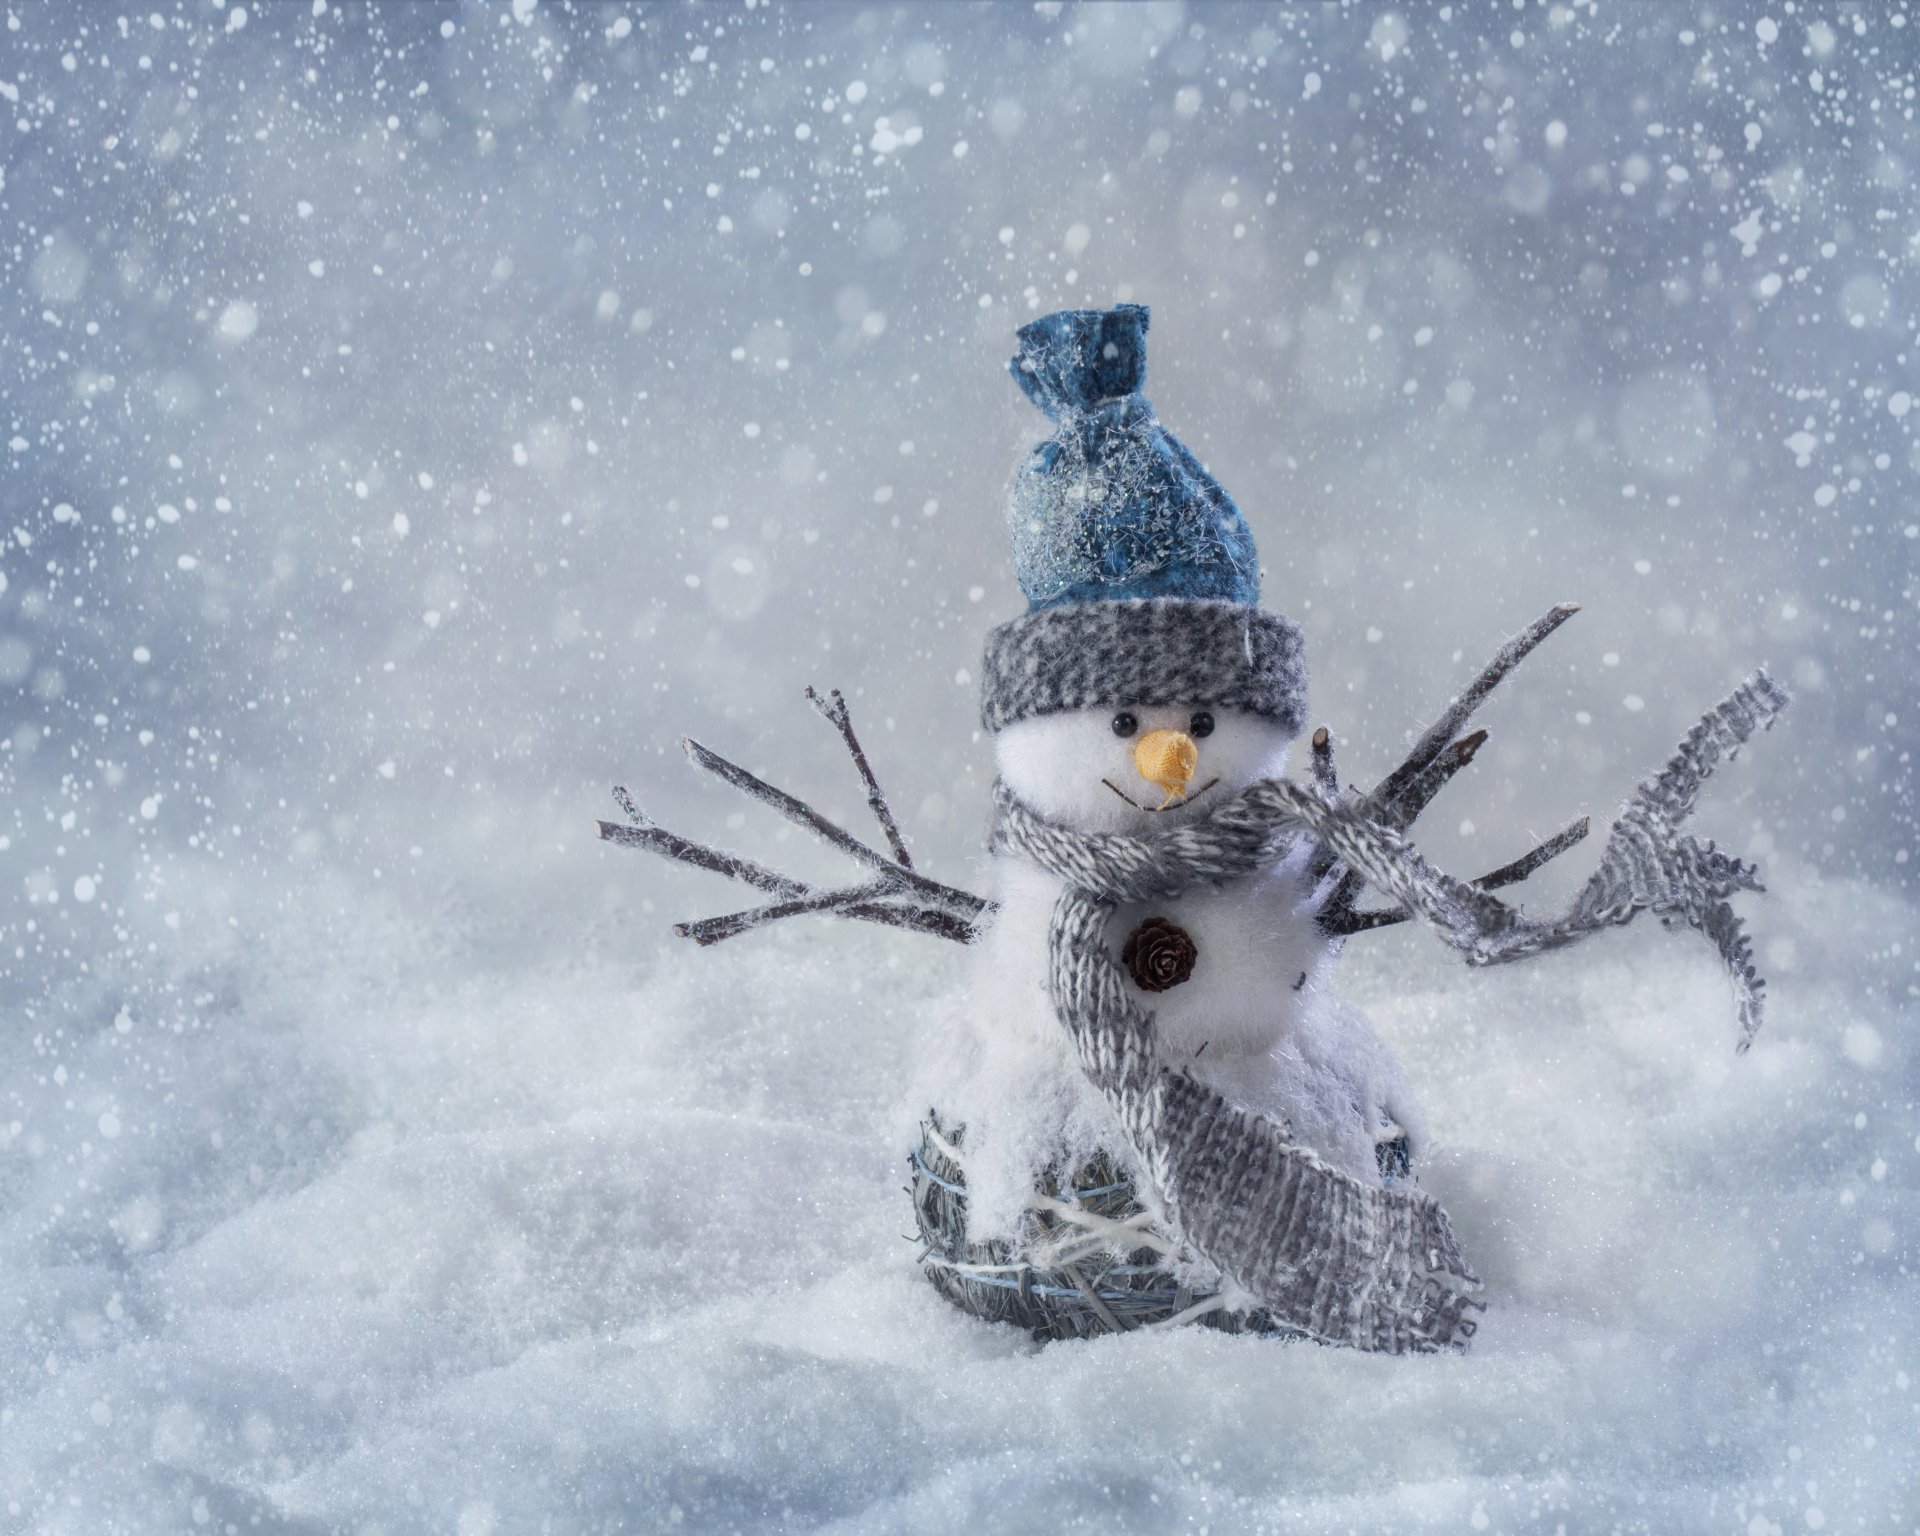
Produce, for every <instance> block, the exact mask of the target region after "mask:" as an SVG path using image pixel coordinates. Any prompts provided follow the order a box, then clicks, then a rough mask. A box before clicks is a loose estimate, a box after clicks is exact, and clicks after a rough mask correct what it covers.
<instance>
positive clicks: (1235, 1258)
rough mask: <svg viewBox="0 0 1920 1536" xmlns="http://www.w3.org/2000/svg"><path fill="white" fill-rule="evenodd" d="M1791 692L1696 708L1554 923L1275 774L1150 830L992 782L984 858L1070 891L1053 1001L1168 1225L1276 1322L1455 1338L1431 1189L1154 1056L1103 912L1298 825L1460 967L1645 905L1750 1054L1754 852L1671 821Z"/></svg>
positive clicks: (1462, 1340)
mask: <svg viewBox="0 0 1920 1536" xmlns="http://www.w3.org/2000/svg"><path fill="white" fill-rule="evenodd" d="M1786 702H1787V697H1786V694H1785V693H1784V691H1783V690H1781V689H1780V688H1779V686H1778V685H1777V684H1775V683H1774V682H1773V680H1772V679H1771V678H1769V677H1768V676H1767V675H1766V674H1765V673H1764V672H1762V673H1756V674H1755V675H1754V676H1753V677H1752V678H1750V679H1749V680H1748V681H1747V682H1746V683H1745V684H1743V685H1742V686H1741V687H1740V688H1739V689H1738V690H1737V691H1736V692H1735V693H1734V694H1733V695H1732V696H1731V697H1729V698H1728V699H1726V700H1725V701H1724V702H1722V703H1721V704H1720V705H1718V706H1717V707H1716V708H1715V709H1714V710H1712V711H1711V712H1710V713H1709V714H1707V715H1706V717H1705V718H1704V719H1702V720H1701V722H1700V724H1699V725H1697V726H1696V727H1695V728H1694V729H1693V731H1692V732H1691V733H1689V735H1688V736H1687V738H1686V740H1685V741H1684V742H1683V743H1682V744H1681V746H1680V750H1679V752H1678V753H1677V754H1676V755H1675V756H1674V757H1673V758H1672V759H1671V760H1670V761H1669V762H1668V763H1667V765H1666V766H1665V768H1663V769H1662V770H1661V772H1660V773H1659V774H1657V775H1655V776H1654V777H1653V778H1650V779H1648V780H1646V781H1645V782H1643V783H1642V784H1641V785H1640V786H1639V788H1638V790H1637V791H1636V792H1635V794H1634V796H1633V798H1632V799H1631V800H1630V801H1629V802H1628V805H1627V807H1626V809H1625V810H1624V811H1623V813H1622V814H1621V816H1620V818H1619V820H1618V821H1616V822H1615V823H1614V826H1613V829H1612V831H1611V833H1610V834H1609V835H1608V838H1607V843H1606V847H1605V850H1604V852H1603V854H1602V857H1601V862H1600V867H1599V869H1598V870H1597V871H1596V872H1595V874H1594V875H1593V877H1592V879H1590V880H1589V881H1588V882H1587V884H1586V885H1585V886H1584V887H1583V888H1582V889H1581V891H1580V892H1579V894H1578V895H1577V896H1576V897H1575V898H1574V900H1573V903H1572V905H1571V906H1570V907H1569V908H1568V909H1567V911H1566V912H1565V913H1563V914H1562V915H1560V916H1559V917H1557V918H1553V919H1547V920H1542V919H1536V918H1530V917H1528V916H1526V915H1525V914H1523V913H1522V912H1520V911H1519V910H1517V909H1516V908H1514V907H1511V906H1509V905H1507V904H1506V903H1505V902H1502V901H1500V900H1498V899H1497V898H1495V897H1494V896H1492V895H1490V894H1489V893H1488V892H1486V891H1483V890H1481V889H1480V888H1478V887H1477V886H1474V885H1470V884H1467V883H1466V882H1463V881H1460V880H1455V879H1453V878H1452V877H1450V876H1448V875H1445V874H1442V873H1441V872H1440V871H1438V870H1436V869H1435V868H1433V866H1432V865H1430V864H1429V863H1427V861H1426V860H1425V859H1423V858H1422V857H1421V856H1420V855H1419V853H1417V852H1416V851H1415V850H1414V849H1413V848H1412V846H1411V845H1409V844H1408V842H1407V841H1406V839H1405V838H1404V837H1402V836H1401V835H1400V834H1399V833H1398V832H1396V831H1394V830H1392V829H1391V828H1388V827H1383V826H1380V825H1379V824H1377V823H1374V822H1371V821H1368V820H1367V819H1365V817H1364V816H1362V815H1360V814H1359V813H1358V812H1357V811H1356V810H1355V808H1354V807H1353V806H1352V805H1350V804H1340V803H1337V802H1335V801H1334V800H1332V799H1330V798H1329V797H1327V796H1325V795H1323V794H1322V793H1321V792H1320V791H1318V790H1316V789H1314V788H1310V787H1308V786H1305V785H1299V784H1293V783H1290V782H1288V781H1286V780H1284V779H1271V780H1266V781H1263V782H1261V783H1258V784H1255V785H1253V786H1252V787H1250V788H1249V789H1247V790H1245V791H1243V792H1242V793H1240V794H1239V795H1236V796H1234V797H1233V798H1232V799H1230V800H1228V801H1226V802H1224V803H1223V804H1221V805H1220V806H1218V807H1216V808H1215V809H1214V810H1213V811H1211V812H1210V813H1209V814H1207V815H1206V816H1204V817H1200V818H1197V819H1195V820H1194V821H1191V822H1188V823H1186V824H1185V825H1183V826H1179V827H1177V828H1175V829H1173V830H1172V831H1170V832H1167V833H1165V834H1162V835H1159V836H1155V837H1151V838H1139V837H1128V836H1123V835H1120V834H1114V833H1098V832H1095V833H1086V832H1075V831H1072V830H1070V829H1068V828H1065V827H1061V826H1057V825H1055V824H1054V823H1051V822H1048V821H1046V820H1044V819H1043V818H1042V817H1040V816H1038V815H1036V814H1035V813H1034V812H1032V811H1031V810H1029V809H1028V808H1027V807H1025V806H1024V805H1022V804H1021V803H1020V802H1019V801H1018V800H1017V799H1016V798H1015V797H1014V795H1013V793H1012V792H1011V791H1010V790H1009V789H1008V788H1007V787H1006V785H1005V784H1004V783H1002V784H999V785H997V786H996V787H995V795H994V806H995V820H994V827H993V848H994V851H995V852H996V853H1000V854H1004V855H1011V856H1015V857H1021V858H1027V859H1031V860H1032V861H1034V862H1035V863H1037V864H1039V865H1040V866H1041V867H1042V868H1045V869H1047V870H1049V871H1051V872H1052V873H1053V874H1055V875H1056V876H1058V877H1059V878H1060V879H1061V880H1062V881H1063V882H1064V883H1065V885H1066V889H1065V891H1064V892H1063V893H1062V894H1061V896H1060V899H1059V901H1058V902H1057V903H1056V905H1055V907H1054V911H1053V919H1052V924H1051V928H1050V930H1049V935H1048V941H1049V942H1048V948H1049V956H1050V971H1051V973H1050V976H1049V988H1050V993H1051V996H1052V1000H1053V1006H1054V1011H1055V1013H1056V1014H1057V1015H1058V1016H1059V1019H1060V1022H1061V1024H1062V1025H1063V1026H1064V1027H1065V1028H1066V1030H1067V1032H1068V1034H1069V1035H1070V1036H1071V1037H1072V1039H1073V1043H1074V1047H1075V1051H1076V1053H1077V1056H1078V1058H1079V1061H1080V1065H1081V1068H1082V1070H1084V1071H1085V1072H1086V1074H1087V1076H1088V1078H1089V1080H1090V1081H1091V1082H1092V1083H1093V1084H1094V1085H1095V1087H1097V1088H1098V1089H1099V1090H1100V1092H1101V1093H1102V1095H1103V1096H1104V1097H1105V1098H1106V1100H1107V1102H1108V1103H1109V1104H1110V1105H1111V1106H1112V1107H1113V1109H1114V1111H1115V1112H1116V1114H1117V1115H1118V1117H1119V1120H1120V1124H1121V1126H1122V1128H1123V1130H1124V1132H1125V1134H1126V1136H1127V1137H1128V1139H1129V1140H1130V1141H1131V1142H1132V1144H1133V1147H1134V1150H1135V1151H1136V1152H1137V1153H1138V1155H1139V1157H1140V1160H1141V1163H1142V1166H1143V1167H1144V1168H1145V1169H1146V1171H1147V1175H1148V1177H1149V1178H1150V1179H1151V1180H1152V1182H1153V1184H1154V1186H1155V1191H1156V1193H1157V1194H1158V1196H1159V1198H1160V1202H1161V1207H1162V1209H1163V1210H1164V1212H1165V1214H1166V1217H1167V1220H1168V1222H1169V1223H1170V1225H1171V1226H1172V1227H1173V1229H1174V1231H1175V1233H1176V1234H1177V1235H1178V1236H1179V1237H1180V1238H1181V1239H1182V1240H1183V1241H1185V1242H1186V1243H1188V1244H1189V1245H1190V1246H1191V1247H1192V1248H1193V1250H1194V1251H1195V1252H1197V1253H1198V1254H1200V1255H1201V1256H1202V1257H1204V1258H1206V1259H1207V1260H1209V1261H1210V1262H1211V1263H1213V1264H1214V1265H1215V1266H1216V1267H1217V1268H1218V1269H1219V1270H1220V1272H1221V1273H1222V1274H1223V1275H1225V1276H1227V1277H1228V1279H1230V1280H1232V1281H1233V1282H1235V1283H1236V1284H1237V1285H1239V1286H1240V1287H1241V1288H1242V1289H1243V1290H1245V1291H1246V1292H1247V1294H1248V1295H1249V1296H1250V1297H1251V1298H1252V1300H1253V1301H1254V1302H1255V1303H1257V1304H1258V1305H1259V1306H1260V1307H1262V1308H1264V1309H1265V1310H1266V1311H1268V1312H1269V1313H1271V1314H1272V1315H1273V1316H1274V1317H1275V1318H1277V1319H1279V1320H1280V1321H1281V1322H1284V1323H1286V1324H1288V1325H1290V1326H1292V1327H1295V1328H1298V1329H1300V1330H1301V1331H1302V1332H1304V1333H1307V1334H1309V1335H1311V1336H1312V1337H1314V1338H1317V1339H1321V1340H1323V1341H1326V1342H1328V1343H1340V1344H1348V1345H1352V1346H1354V1347H1356V1348H1359V1349H1367V1350H1378V1351H1384V1352H1387V1353H1391V1354H1402V1353H1406V1352H1409V1351H1427V1350H1435V1349H1442V1348H1449V1347H1451V1348H1464V1347H1465V1346H1466V1343H1467V1341H1468V1339H1469V1338H1470V1337H1471V1336H1472V1334H1473V1331H1474V1326H1475V1324H1474V1322H1473V1319H1472V1318H1471V1317H1470V1316H1468V1314H1469V1313H1470V1312H1472V1311H1475V1310H1478V1309H1479V1307H1480V1305H1481V1304H1480V1303H1479V1302H1478V1301H1476V1300H1475V1299H1474V1296H1473V1292H1474V1291H1476V1290H1477V1289H1478V1288H1479V1284H1480V1281H1479V1277H1478V1276H1477V1275H1475V1274H1474V1272H1473V1270H1472V1269H1471V1268H1470V1267H1469V1266H1468V1265H1467V1262H1466V1260H1465V1259H1464V1258H1463V1257H1462V1256H1461V1253H1460V1249H1459V1246H1458V1244H1457V1243H1456V1242H1455V1241H1454V1236H1453V1230H1452V1227H1451V1225H1450V1224H1449V1222H1448V1220H1447V1214H1446V1212H1445V1211H1444V1210H1442V1209H1441V1207H1440V1205H1439V1204H1438V1203H1437V1202H1436V1201H1434V1200H1433V1199H1432V1198H1431V1197H1429V1196H1427V1195H1424V1194H1421V1193H1419V1192H1418V1191H1411V1190H1401V1189H1387V1188H1381V1187H1378V1186H1375V1185H1371V1184H1366V1183H1362V1182H1361V1181H1360V1180H1358V1179H1356V1178H1353V1177H1352V1176H1350V1175H1348V1174H1345V1173H1342V1172H1340V1171H1338V1170H1336V1169H1334V1168H1331V1167H1329V1166H1328V1165H1327V1164H1326V1163H1324V1162H1322V1161H1321V1160H1320V1159H1319V1158H1318V1157H1317V1156H1315V1155H1314V1153H1313V1152H1311V1151H1310V1150H1309V1149H1307V1148H1305V1147H1303V1146H1301V1145H1299V1144H1298V1143H1296V1142H1295V1141H1293V1139H1292V1137H1291V1133H1290V1131H1289V1129H1288V1127H1287V1126H1285V1125H1284V1124H1281V1123H1279V1122H1276V1121H1273V1120H1270V1119H1268V1118H1266V1117H1264V1116H1261V1115H1255V1114H1250V1113H1248V1112H1246V1111H1244V1110H1240V1109H1236V1108H1235V1107H1233V1106H1232V1105H1230V1104H1228V1103H1227V1101H1226V1100H1225V1099H1223V1098H1221V1096H1220V1095H1219V1094H1217V1093H1215V1092H1214V1091H1213V1090H1212V1089H1210V1088H1207V1087H1206V1086H1204V1085H1203V1084H1201V1083H1200V1082H1198V1081H1196V1080H1195V1078H1194V1077H1193V1076H1192V1074H1191V1073H1190V1072H1188V1071H1187V1070H1185V1069H1184V1068H1183V1069H1181V1070H1178V1071H1176V1070H1174V1069H1172V1068H1170V1067H1168V1066H1166V1065H1164V1064H1162V1063H1161V1062H1160V1061H1159V1060H1158V1057H1157V1053H1156V1049H1155V1043H1154V1035H1153V1018H1152V1015H1150V1014H1146V1013H1143V1012H1142V1011H1141V1010H1140V1008H1139V1006H1138V1005H1137V1004H1136V1002H1135V1001H1134V997H1133V993H1132V990H1131V988H1130V987H1129V985H1128V982H1127V980H1126V978H1125V976H1124V975H1123V974H1122V972H1121V971H1120V968H1119V967H1118V966H1117V965H1116V964H1114V962H1113V961H1112V959H1111V958H1110V956H1109V954H1108V949H1107V942H1106V932H1107V919H1108V917H1109V916H1110V915H1111V913H1112V912H1113V909H1114V908H1115V906H1117V905H1118V904H1119V903H1121V902H1141V901H1160V900H1166V899H1169V898H1171V897H1175V896H1178V895H1179V894H1180V893H1181V892H1182V891H1185V890H1187V889H1188V888H1189V887H1191V886H1194V885H1198V884H1203V883H1207V884H1221V883H1225V882H1228V881H1233V880H1241V879H1245V878H1246V877H1248V876H1250V875H1252V874H1254V873H1256V872H1258V871H1260V870H1262V869H1265V868H1266V867H1268V866H1269V865H1271V864H1272V863H1273V862H1274V861H1275V860H1276V859H1277V858H1278V857H1279V856H1280V854H1281V853H1282V852H1283V851H1284V849H1285V848H1286V847H1287V846H1289V845H1290V844H1291V843H1293V842H1294V840H1296V839H1297V838H1300V837H1312V838H1315V839H1318V840H1319V841H1320V842H1322V843H1323V844H1324V845H1325V846H1326V847H1327V848H1328V849H1329V850H1330V851H1331V852H1332V853H1333V854H1334V855H1335V856H1336V857H1337V858H1338V859H1339V860H1340V861H1341V862H1342V863H1344V864H1345V865H1346V866H1347V867H1348V868H1349V869H1351V870H1354V871H1356V872H1357V873H1359V874H1360V875H1361V876H1362V877H1363V878H1364V879H1365V880H1366V881H1367V882H1368V883H1369V884H1371V885H1373V886H1375V887H1376V888H1378V889H1379V890H1380V891H1381V892H1383V893H1384V894H1386V895H1387V896H1390V897H1393V898H1396V899H1397V900H1398V901H1400V902H1401V903H1403V904H1404V905H1405V906H1406V907H1407V908H1408V909H1409V910H1410V911H1412V912H1413V913H1415V914H1416V915H1418V916H1419V917H1421V918H1423V919H1425V920H1426V921H1427V922H1428V923H1429V924H1430V925H1431V926H1432V927H1433V928H1434V930H1435V931H1436V932H1437V933H1438V934H1439V936H1440V938H1441V939H1442V940H1443V941H1444V942H1446V943H1447V944H1448V945H1449V946H1451V947H1452V948H1454V949H1456V950H1458V951H1460V952H1461V953H1462V954H1463V955H1464V956H1465V957H1466V959H1467V961H1468V963H1469V964H1475V965H1495V964H1500V963H1503V962H1507V961H1512V960H1518V959H1521V958H1523V957H1525V956H1528V955H1533V954H1539V953H1541V952H1543V951H1546V950H1550V949H1555V948H1559V947H1562V946H1564V945H1567V944H1572V943H1575V942H1577V941H1578V940H1580V939H1582V938H1585V937H1587V936H1588V935H1590V934H1593V933H1596V932H1598V931H1599V930H1601V929H1602V928H1606V927H1609V926H1612V925H1615V924H1619V923H1625V922H1628V921H1630V920H1631V919H1632V918H1633V917H1634V916H1635V915H1636V914H1637V913H1640V912H1654V913H1657V914H1658V915H1659V916H1660V917H1661V918H1662V920H1663V921H1665V922H1666V923H1667V924H1668V925H1669V926H1672V925H1674V924H1676V923H1685V924H1686V925H1688V926H1691V927H1693V928H1696V929H1699V930H1700V931H1701V932H1703V933H1704V934H1705V935H1706V936H1707V937H1708V938H1709V939H1711V940H1712V941H1713V943H1714V945H1715V947H1716V948H1717V949H1718V950H1719V952H1720V955H1721V957H1722V959H1723V960H1724V961H1725V962H1726V964H1727V967H1728V969H1729V971H1730V972H1731V973H1732V975H1733V978H1734V984H1735V989H1736V993H1737V996H1738V1001H1739V1009H1740V1019H1741V1024H1742V1034H1741V1045H1740V1048H1741V1049H1742V1050H1744V1049H1745V1048H1746V1045H1747V1043H1748V1042H1750V1041H1751V1039H1752V1037H1753V1034H1754V1032H1755V1031H1756V1030H1757V1029H1758V1028H1759V1023H1760V995H1761V991H1762V988H1763V986H1764V983H1763V982H1762V981H1761V980H1760V978H1759V977H1758V976H1757V975H1756V974H1755V972H1754V969H1753V964H1752V957H1751V949H1750V946H1749V945H1748V943H1747V940H1746V938H1745V936H1744V934H1743V933H1742V931H1741V924H1740V920H1739V918H1738V917H1736V916H1735V915H1734V913H1733V911H1732V909H1731V907H1730V906H1729V905H1728V903H1727V897H1728V896H1730V895H1731V894H1732V893H1733V892H1734V891H1736V890H1758V889H1760V885H1759V882H1758V881H1757V879H1756V878H1755V871H1754V869H1753V867H1752V866H1751V865H1746V864H1742V863H1741V862H1740V861H1739V860H1737V859H1734V858H1731V857H1729V856H1727V855H1726V854H1723V853H1720V852H1718V851H1717V850H1715V848H1714V847H1713V845H1712V844H1711V843H1704V844H1703V843H1700V842H1698V841H1696V840H1695V839H1694V838H1692V837H1689V836H1686V835H1684V834H1682V833H1681V832H1680V831H1679V830H1678V827H1679V824H1680V822H1681V821H1683V820H1684V819H1685V818H1686V816H1687V815H1688V814H1689V813H1690V812H1691V811H1692V809H1693V805H1694V802H1695V799H1696V798H1697V795H1698V792H1699V788H1700V785H1701V784H1702V783H1703V782H1704V781H1705V779H1706V778H1707V776H1708V775H1709V774H1711V773H1712V771H1713V769H1714V768H1715V766H1716V765H1717V764H1718V763H1719V761H1720V760H1721V758H1722V757H1723V756H1724V757H1731V756H1732V755H1733V754H1734V753H1735V752H1736V751H1737V750H1738V749H1739V747H1740V745H1741V744H1742V743H1743V742H1745V741H1746V740H1747V739H1748V738H1749V737H1750V736H1751V735H1752V734H1753V733H1754V732H1755V731H1756V730H1758V729H1761V728H1763V727H1766V726H1770V725H1771V724H1772V723H1773V720H1774V718H1775V717H1776V716H1777V715H1778V714H1779V713H1780V711H1781V710H1782V709H1783V708H1785V706H1786Z"/></svg>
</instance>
